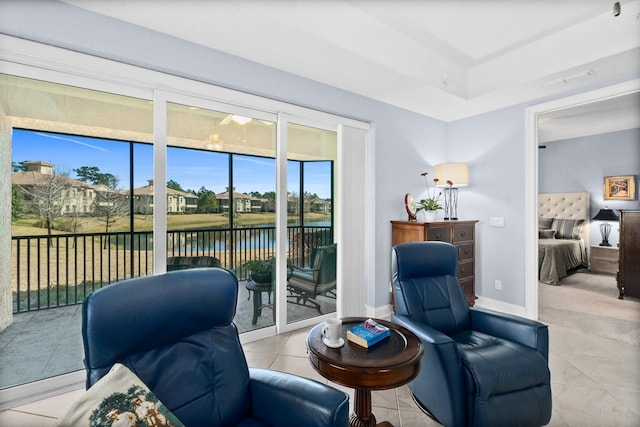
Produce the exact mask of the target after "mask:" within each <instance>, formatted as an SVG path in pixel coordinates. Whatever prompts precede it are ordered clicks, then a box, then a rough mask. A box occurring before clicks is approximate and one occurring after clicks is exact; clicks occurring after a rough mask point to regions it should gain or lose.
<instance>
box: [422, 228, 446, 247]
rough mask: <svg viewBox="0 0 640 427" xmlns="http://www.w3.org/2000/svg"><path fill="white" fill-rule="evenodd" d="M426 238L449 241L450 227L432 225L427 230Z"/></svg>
mask: <svg viewBox="0 0 640 427" xmlns="http://www.w3.org/2000/svg"><path fill="white" fill-rule="evenodd" d="M427 240H430V241H438V242H447V243H450V242H451V228H449V227H433V228H429V229H428V230H427Z"/></svg>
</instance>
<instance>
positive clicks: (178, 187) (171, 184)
mask: <svg viewBox="0 0 640 427" xmlns="http://www.w3.org/2000/svg"><path fill="white" fill-rule="evenodd" d="M167 188H172V189H174V190H178V191H184V190H183V189H182V186H181V185H180V184H178V183H177V182H176V181H174V180H172V179H170V180H169V181H167Z"/></svg>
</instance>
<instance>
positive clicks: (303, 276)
mask: <svg viewBox="0 0 640 427" xmlns="http://www.w3.org/2000/svg"><path fill="white" fill-rule="evenodd" d="M336 158H337V134H336V132H335V131H333V130H328V129H323V128H320V127H313V126H306V125H302V124H297V123H288V124H287V166H288V167H287V172H288V173H287V176H288V180H287V214H288V221H287V229H288V233H287V236H288V259H289V266H288V270H287V276H288V281H287V283H288V284H287V298H286V299H287V303H288V304H287V323H293V322H297V321H300V320H304V319H310V318H313V317H315V316H319V315H323V314H330V313H334V312H335V311H336V299H337V296H338V294H337V290H336V289H337V288H336V285H337V253H338V252H337V251H338V248H337V245H336V243H335V242H336V237H335V221H334V209H335V207H336V206H335V203H336V197H335V193H336V192H335V179H334V174H335V162H336Z"/></svg>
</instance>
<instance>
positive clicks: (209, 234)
mask: <svg viewBox="0 0 640 427" xmlns="http://www.w3.org/2000/svg"><path fill="white" fill-rule="evenodd" d="M275 232H276V230H275V228H274V227H253V228H235V229H220V228H215V229H214V228H212V229H194V230H179V231H168V232H167V257H173V256H212V257H215V258H217V259H219V260H220V262H221V264H222V266H223V267H224V268H226V269H233V270H235V271H236V272H237V274H238V276H239V277H238V278H239V279H244V278H245V274H246V272H245V271H243V269H242V268H240V267H241V266H242V264H244V263H245V262H246V261H248V260H252V259H266V258H269V257H271V256H274V255H275V251H276V248H275V241H276V237H275ZM332 236H333V230H332V228H331V227H322V226H312V227H311V226H308V227H301V226H291V227H288V228H287V244H288V248H287V257H288V258H289V259H290V260H291V262H293V263H295V264H299V265H306V262H307V261H308V256H309V253H310V250H311V248H313V247H317V246H323V245H326V244H329V243H331V242H332V241H333V239H332ZM11 250H12V274H11V282H12V283H11V284H12V290H13V312H14V313H19V312H24V311H32V310H42V309H46V308H52V307H60V306H66V305H73V304H79V303H82V301H83V300H84V298H85V296H86V295H88V294H89V293H91V292H93V291H95V290H97V289H100V288H102V287H104V286H107V285H108V284H110V283H113V282H117V281H119V280H123V279H128V278H132V277H138V276H146V275H149V274H152V272H153V233H152V232H148V231H145V232H113V233H83V234H64V235H53V236H43V235H38V236H16V237H13V238H12V248H11Z"/></svg>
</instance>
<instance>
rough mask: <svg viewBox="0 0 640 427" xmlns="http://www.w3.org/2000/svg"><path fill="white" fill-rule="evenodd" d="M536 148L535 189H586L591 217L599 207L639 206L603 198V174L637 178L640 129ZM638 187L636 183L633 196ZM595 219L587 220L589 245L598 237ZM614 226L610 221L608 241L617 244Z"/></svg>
mask: <svg viewBox="0 0 640 427" xmlns="http://www.w3.org/2000/svg"><path fill="white" fill-rule="evenodd" d="M545 147H546V148H544V149H541V150H540V151H539V152H538V171H539V172H538V191H539V192H540V193H562V192H573V191H588V192H589V196H590V202H591V216H590V217H591V218H593V217H594V216H595V215H596V214H597V213H598V211H599V210H600V209H602V208H604V207H605V206H607V207H608V208H610V209H639V208H640V201H638V199H637V198H636V200H634V201H618V200H604V195H603V189H604V185H603V179H604V177H606V176H620V175H636V176H637V178H640V129H629V130H624V131H619V132H612V133H605V134H600V135H591V136H586V137H580V138H572V139H566V140H563V141H555V142H550V143H547V144H545ZM637 194H638V188H637V186H636V196H637ZM599 224H600V223H599V222H597V221H594V222H592V223H591V229H590V231H589V235H590V242H589V244H590V245H592V246H593V245H596V246H597V245H598V244H599V243H600V242H601V241H602V237H601V235H600V231H599V228H598V227H599ZM619 235H620V233H619V231H618V226H617V225H616V224H612V227H611V235H610V236H609V243H611V245H612V246H615V245H617V244H618V238H619Z"/></svg>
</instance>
